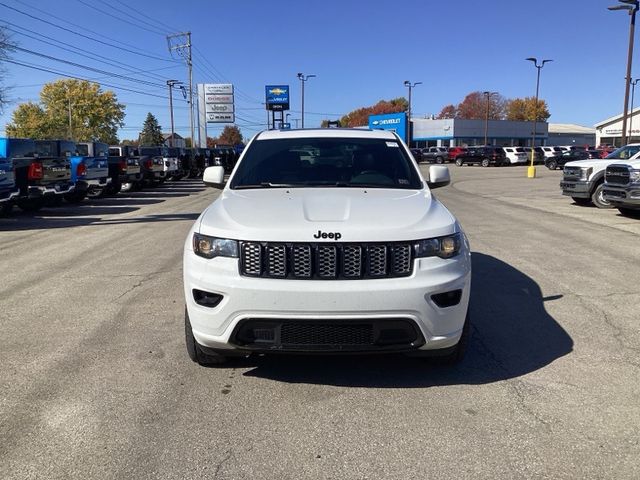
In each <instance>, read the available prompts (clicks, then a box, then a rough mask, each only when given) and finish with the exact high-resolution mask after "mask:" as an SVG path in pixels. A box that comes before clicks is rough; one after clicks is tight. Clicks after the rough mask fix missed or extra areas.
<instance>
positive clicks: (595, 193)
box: [560, 143, 640, 208]
mask: <svg viewBox="0 0 640 480" xmlns="http://www.w3.org/2000/svg"><path fill="white" fill-rule="evenodd" d="M638 157H640V143H632V144H629V145H625V146H624V147H620V148H619V149H617V150H616V151H614V152H612V153H610V154H609V155H608V156H607V157H606V158H602V159H591V160H578V161H575V162H567V163H566V164H565V166H564V170H563V176H562V181H561V182H560V188H561V189H562V194H563V195H566V196H569V197H571V198H572V199H573V201H574V202H576V203H577V204H578V205H588V204H590V203H593V204H594V205H595V206H596V207H598V208H613V205H612V204H611V202H609V201H608V200H607V199H605V198H604V196H603V193H602V191H603V189H604V172H605V169H606V168H607V167H608V166H609V165H612V164H614V163H620V161H623V162H624V161H627V160H635V159H636V158H638Z"/></svg>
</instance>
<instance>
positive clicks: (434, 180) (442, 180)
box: [427, 165, 451, 189]
mask: <svg viewBox="0 0 640 480" xmlns="http://www.w3.org/2000/svg"><path fill="white" fill-rule="evenodd" d="M450 183H451V176H450V175H449V168H448V167H445V166H443V165H431V166H430V167H429V180H427V185H428V186H429V188H431V189H434V188H440V187H446V186H447V185H449V184H450Z"/></svg>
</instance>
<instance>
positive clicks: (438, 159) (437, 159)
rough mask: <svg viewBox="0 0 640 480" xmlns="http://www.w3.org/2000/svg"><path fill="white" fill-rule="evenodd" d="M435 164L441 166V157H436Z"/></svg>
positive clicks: (442, 160)
mask: <svg viewBox="0 0 640 480" xmlns="http://www.w3.org/2000/svg"><path fill="white" fill-rule="evenodd" d="M436 163H437V164H438V165H442V164H443V163H444V158H442V157H436Z"/></svg>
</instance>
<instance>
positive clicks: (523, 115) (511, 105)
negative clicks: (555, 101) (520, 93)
mask: <svg viewBox="0 0 640 480" xmlns="http://www.w3.org/2000/svg"><path fill="white" fill-rule="evenodd" d="M535 107H536V99H535V97H525V98H514V99H512V100H509V101H508V102H507V108H506V110H507V120H516V121H530V122H533V120H534V118H535V117H536V113H537V117H538V118H537V121H538V122H546V121H547V120H548V119H549V117H550V116H551V114H550V113H549V107H548V106H547V102H545V101H544V100H542V99H538V109H537V112H536V108H535Z"/></svg>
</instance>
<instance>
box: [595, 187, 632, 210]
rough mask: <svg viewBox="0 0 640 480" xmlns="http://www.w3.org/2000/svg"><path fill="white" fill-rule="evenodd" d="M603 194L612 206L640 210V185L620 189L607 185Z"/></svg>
mask: <svg viewBox="0 0 640 480" xmlns="http://www.w3.org/2000/svg"><path fill="white" fill-rule="evenodd" d="M602 194H603V196H604V198H605V200H607V201H609V202H611V204H612V205H615V206H621V207H622V206H624V207H626V208H634V209H640V185H638V184H632V185H628V186H619V187H618V186H611V185H605V187H604V189H603V191H602Z"/></svg>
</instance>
